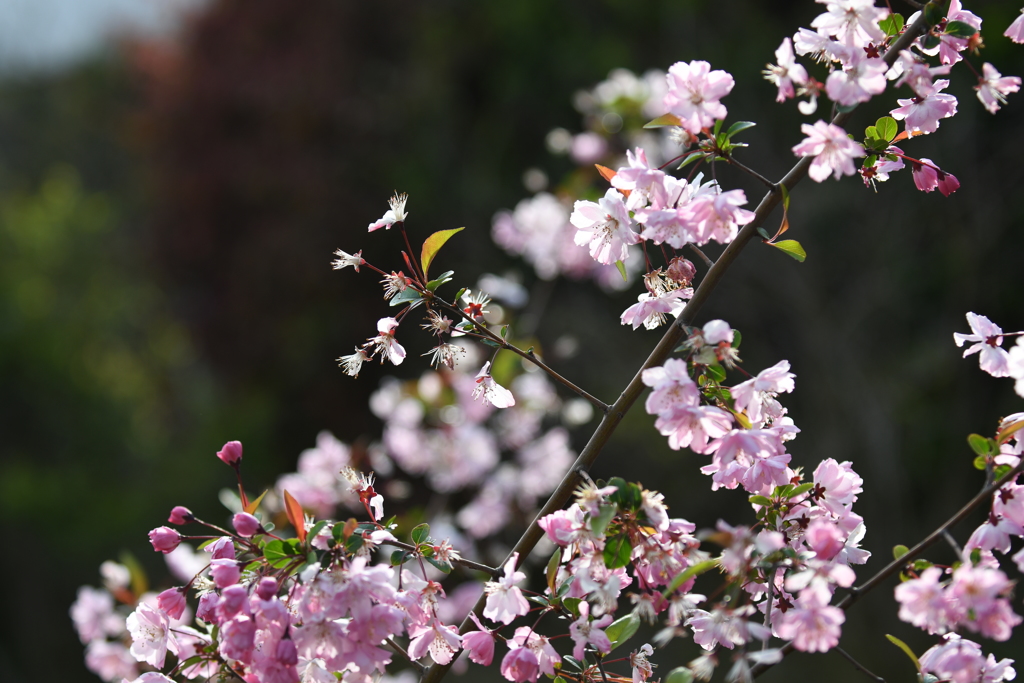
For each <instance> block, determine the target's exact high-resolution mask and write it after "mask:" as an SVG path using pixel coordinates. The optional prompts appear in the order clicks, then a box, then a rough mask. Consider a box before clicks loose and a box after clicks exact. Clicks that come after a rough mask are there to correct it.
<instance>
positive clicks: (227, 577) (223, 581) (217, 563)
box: [210, 560, 241, 588]
mask: <svg viewBox="0 0 1024 683" xmlns="http://www.w3.org/2000/svg"><path fill="white" fill-rule="evenodd" d="M210 576H212V577H213V582H214V583H215V584H217V587H218V588H227V587H228V586H232V585H234V584H236V583H238V578H239V576H241V569H239V567H238V562H237V561H236V560H213V561H212V562H210Z"/></svg>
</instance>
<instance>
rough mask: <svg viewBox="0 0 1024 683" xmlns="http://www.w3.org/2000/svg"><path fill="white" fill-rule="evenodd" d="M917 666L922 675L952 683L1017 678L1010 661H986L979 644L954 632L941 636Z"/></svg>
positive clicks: (982, 682) (989, 681) (991, 658)
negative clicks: (938, 641)
mask: <svg viewBox="0 0 1024 683" xmlns="http://www.w3.org/2000/svg"><path fill="white" fill-rule="evenodd" d="M920 663H921V673H927V674H931V675H933V676H935V677H936V678H937V679H939V680H944V681H951V682H952V683H978V682H981V683H999V681H1011V680H1013V679H1014V677H1015V676H1016V671H1014V670H1013V667H1012V666H1010V665H1011V664H1013V660H1012V659H1002V660H999V661H998V662H997V661H996V659H995V657H993V656H992V655H991V654H990V655H989V656H988V657H987V658H986V657H985V655H984V654H983V653H982V651H981V646H980V645H978V644H977V643H975V642H972V641H970V640H967V639H966V638H961V637H960V636H959V635H957V634H956V633H947V634H946V635H945V636H943V638H942V642H941V643H939V644H938V645H935V646H934V647H932V648H930V649H929V650H927V651H926V652H925V653H924V654H922V655H921V657H920Z"/></svg>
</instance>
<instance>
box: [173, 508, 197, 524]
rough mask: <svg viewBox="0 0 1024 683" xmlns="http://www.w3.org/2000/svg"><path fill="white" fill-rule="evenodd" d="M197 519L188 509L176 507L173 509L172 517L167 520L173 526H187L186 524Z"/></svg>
mask: <svg viewBox="0 0 1024 683" xmlns="http://www.w3.org/2000/svg"><path fill="white" fill-rule="evenodd" d="M195 518H196V517H195V515H193V514H192V511H191V510H189V509H188V508H187V507H182V506H181V505H175V506H174V507H173V508H171V516H170V517H168V518H167V521H168V522H170V523H171V524H185V523H186V522H191V521H192V520H194V519H195Z"/></svg>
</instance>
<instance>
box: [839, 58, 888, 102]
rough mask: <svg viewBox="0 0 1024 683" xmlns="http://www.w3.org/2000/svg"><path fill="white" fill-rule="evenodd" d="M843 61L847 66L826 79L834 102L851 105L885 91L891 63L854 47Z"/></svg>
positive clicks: (865, 100)
mask: <svg viewBox="0 0 1024 683" xmlns="http://www.w3.org/2000/svg"><path fill="white" fill-rule="evenodd" d="M843 63H844V66H845V68H844V69H843V70H836V71H833V72H832V73H831V74H830V75H829V77H828V80H826V81H825V92H827V93H828V96H829V98H830V99H831V100H832V101H833V102H838V103H839V104H842V105H845V106H851V105H854V104H859V103H860V102H867V101H868V100H870V99H871V98H872V97H873V96H874V95H878V94H881V93H882V92H884V91H885V86H886V80H885V72H886V71H888V70H889V65H888V64H886V63H885V61H884V60H882V59H880V58H878V57H868V56H867V55H865V54H864V51H863V50H860V49H853V50H850V51H848V53H847V54H846V55H845V59H843Z"/></svg>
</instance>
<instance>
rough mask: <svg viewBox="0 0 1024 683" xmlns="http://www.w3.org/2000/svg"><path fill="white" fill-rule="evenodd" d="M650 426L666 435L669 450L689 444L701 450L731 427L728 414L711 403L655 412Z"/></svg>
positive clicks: (696, 451) (705, 448)
mask: <svg viewBox="0 0 1024 683" xmlns="http://www.w3.org/2000/svg"><path fill="white" fill-rule="evenodd" d="M654 427H655V429H657V430H658V433H660V434H661V435H663V436H667V437H668V445H669V448H671V449H672V450H679V449H680V448H686V447H689V448H690V449H691V450H692V451H693V452H695V453H704V452H706V450H707V445H708V441H709V440H710V439H717V438H718V437H720V436H723V435H724V434H725V433H726V432H728V431H729V429H731V428H732V415H730V414H729V413H727V412H726V411H724V410H722V409H721V408H717V407H715V406H676V407H673V408H669V409H667V410H663V411H662V412H661V413H659V415H658V419H657V420H655V422H654Z"/></svg>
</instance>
